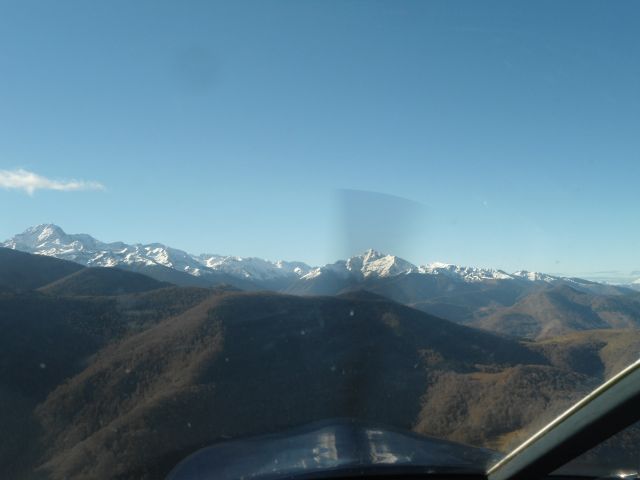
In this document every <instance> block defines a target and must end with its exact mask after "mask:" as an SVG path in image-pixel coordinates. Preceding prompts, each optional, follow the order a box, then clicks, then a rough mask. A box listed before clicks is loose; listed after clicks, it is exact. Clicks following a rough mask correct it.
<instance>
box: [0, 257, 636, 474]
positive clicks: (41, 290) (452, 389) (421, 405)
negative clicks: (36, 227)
mask: <svg viewBox="0 0 640 480" xmlns="http://www.w3.org/2000/svg"><path fill="white" fill-rule="evenodd" d="M363 263H368V261H366V260H365V261H363ZM359 268H361V267H359ZM413 276H418V277H419V278H422V277H425V278H432V279H436V280H438V281H440V280H441V279H442V278H447V277H442V276H438V275H425V274H421V273H420V272H411V273H408V274H405V275H399V276H398V275H396V276H389V277H383V278H376V277H370V276H367V278H366V279H363V280H362V283H361V284H363V285H369V286H371V287H373V286H375V285H374V284H377V285H378V286H383V285H384V286H385V288H386V289H387V291H392V290H393V288H392V287H393V285H394V282H398V279H406V278H412V277H413ZM420 276H422V277H420ZM369 282H372V283H369ZM384 282H391V283H390V284H387V283H384ZM494 282H495V283H498V284H499V282H500V281H499V280H495V281H494ZM476 284H477V282H469V283H468V285H469V288H471V287H472V286H473V285H476ZM510 284H512V285H519V284H520V283H518V282H516V283H510ZM484 288H485V289H486V290H471V291H470V292H467V293H465V294H464V295H462V298H467V299H471V298H475V297H481V296H482V295H483V294H484V293H485V292H486V295H488V296H490V297H491V295H493V298H494V299H493V300H491V299H490V300H485V301H484V302H485V303H487V304H489V305H494V304H497V300H504V298H502V297H505V298H506V297H508V296H509V295H511V294H510V293H504V292H498V291H497V290H492V289H491V286H490V285H485V287H484ZM398 291H401V289H398ZM404 291H405V292H406V291H408V290H406V289H405V290H404ZM471 292H473V293H471ZM534 295H539V296H541V297H540V299H538V300H536V301H537V302H539V303H541V305H542V306H543V307H540V308H541V310H542V311H545V312H546V310H547V309H550V308H561V307H562V308H564V306H566V305H569V306H568V307H566V308H567V309H568V310H567V311H573V310H574V309H576V308H583V309H584V310H583V311H582V312H583V313H584V315H583V316H582V317H579V318H578V317H575V316H570V315H569V314H568V313H566V315H567V316H566V317H563V318H561V319H559V320H557V319H556V318H555V316H553V315H551V317H552V318H551V319H549V318H546V317H545V316H540V318H539V321H540V322H541V325H542V326H545V325H551V327H553V328H548V329H547V331H546V334H547V335H545V338H540V339H539V338H537V337H538V336H537V335H526V336H528V337H529V339H528V340H521V339H516V338H510V337H509V336H506V335H504V332H503V331H502V330H504V329H505V326H508V325H511V324H514V325H518V321H516V320H514V318H513V316H514V315H516V314H518V315H521V316H525V315H529V317H530V318H533V319H536V318H538V317H537V315H538V312H537V311H535V309H534V308H533V307H532V306H531V303H533V304H535V303H536V301H534V300H535V299H536V297H535V296H534ZM474 296H475V297H474ZM527 299H530V300H529V301H526V300H527ZM614 300H615V301H617V302H620V303H619V304H618V303H616V304H615V305H613V306H612V305H610V302H613V301H614ZM469 301H470V300H469ZM638 305H639V304H638V303H636V299H635V297H633V295H631V294H623V293H619V294H617V295H598V294H594V293H589V292H584V291H580V290H576V289H574V288H572V287H570V286H567V285H563V284H561V285H551V286H549V287H545V288H543V289H536V290H534V291H532V292H530V293H529V294H527V295H524V296H520V297H519V299H518V300H516V301H515V303H513V305H512V306H511V307H504V308H506V309H508V310H505V312H508V315H511V316H507V317H498V316H497V315H498V311H497V310H494V311H492V313H491V315H494V316H491V315H485V317H483V318H485V319H486V320H487V322H488V324H487V325H485V326H484V329H479V328H475V327H473V326H468V325H461V324H460V323H461V322H458V323H456V322H452V321H450V320H448V319H445V318H441V317H439V316H435V315H432V314H428V313H425V312H424V311H421V310H419V309H416V308H412V307H410V306H407V305H403V304H401V303H398V302H396V301H393V300H391V299H389V298H387V297H384V296H381V295H379V294H377V293H374V292H372V288H370V289H368V291H367V290H348V291H345V292H342V293H340V294H337V295H332V296H309V295H291V294H284V293H278V292H269V291H261V292H255V291H241V290H239V289H238V288H236V287H232V286H218V287H215V288H214V287H208V288H200V287H193V286H190V287H184V286H175V285H171V284H168V283H166V282H162V281H158V280H155V279H152V278H150V277H147V276H144V275H142V274H140V273H137V272H130V271H127V270H121V269H119V268H105V267H84V266H82V265H79V264H78V263H74V262H69V261H65V260H60V259H56V258H51V257H47V256H43V255H33V254H27V253H24V252H20V251H16V250H12V249H9V248H0V329H1V331H2V332H3V335H2V336H0V405H2V407H3V408H2V409H0V430H1V431H3V432H4V433H5V435H3V439H0V471H2V472H3V473H4V474H6V475H5V476H6V477H7V478H25V479H31V478H33V479H36V478H37V479H42V478H45V479H52V480H57V479H63V478H65V479H81V478H106V479H116V478H117V479H134V478H135V479H140V478H142V479H145V478H146V479H153V478H161V477H162V476H164V475H165V474H166V473H167V472H168V470H170V469H171V467H172V466H173V465H175V463H177V462H178V461H179V460H181V459H182V458H184V457H185V456H186V455H188V454H190V453H192V452H193V451H195V450H197V449H199V448H201V447H203V446H207V445H209V444H211V443H214V442H218V441H224V440H225V439H228V438H237V437H244V436H251V435H257V434H263V433H269V432H274V431H279V430H282V429H285V428H288V427H292V426H297V425H301V424H304V423H307V422H312V421H316V420H319V419H325V418H330V417H353V418H359V419H363V420H374V421H376V422H378V423H383V424H388V425H391V426H395V427H398V428H403V429H411V430H413V431H415V432H417V433H420V434H424V435H433V436H436V437H440V438H447V439H449V440H453V441H459V442H465V443H470V444H474V445H480V446H487V447H492V448H498V449H503V450H504V449H508V448H509V447H510V446H512V445H513V444H514V443H516V442H517V441H519V440H521V439H522V438H523V437H524V436H526V435H527V433H529V432H531V431H532V430H533V429H535V428H537V427H539V426H540V423H541V422H542V421H544V420H545V419H548V418H549V417H550V416H552V415H553V414H555V413H558V412H559V411H560V410H561V409H562V408H564V407H566V406H567V405H568V404H569V403H570V402H572V401H574V400H576V399H577V398H579V397H580V396H581V395H583V394H585V393H586V392H587V391H589V390H590V389H591V388H593V387H594V386H595V385H597V384H598V383H599V382H601V381H602V380H603V379H604V378H608V377H610V376H611V375H612V374H614V373H616V372H617V371H619V370H620V369H621V368H623V367H624V366H625V365H626V364H627V363H629V362H630V361H631V360H632V359H634V357H635V352H637V349H638V348H640V333H639V332H638V330H637V329H635V328H633V327H634V324H633V323H624V322H623V321H622V320H620V317H615V318H613V317H610V318H609V323H606V322H605V323H602V321H601V320H602V318H604V317H605V316H603V313H602V312H605V311H612V309H613V308H614V307H615V308H618V309H623V308H626V309H627V310H625V311H626V312H627V314H629V315H631V313H629V312H632V311H633V309H634V308H635V309H637V308H638ZM558 306H560V307H558ZM607 309H609V310H607ZM481 310H482V308H481ZM489 310H490V309H485V310H484V311H485V312H488V311H489ZM559 311H560V310H559ZM636 311H638V310H636ZM589 312H600V313H599V315H600V316H599V317H598V319H596V318H594V317H593V316H591V315H592V313H589ZM474 318H476V317H474ZM477 318H480V317H477ZM580 318H582V319H583V320H582V321H581V322H580V321H578V320H579V319H580ZM554 322H555V323H554ZM572 322H573V323H572ZM470 323H473V322H470ZM529 323H530V322H529ZM529 323H527V325H528V324H529ZM564 323H567V324H568V325H569V326H570V327H571V328H572V329H574V330H573V331H572V330H571V329H569V330H567V332H568V333H567V334H564V335H559V336H558V335H555V333H554V332H556V331H557V329H556V327H557V325H563V324H564ZM592 325H596V326H597V327H599V328H603V329H600V330H593V329H591V328H590V327H591V326H592ZM613 327H616V328H613ZM490 329H495V330H496V331H497V332H499V333H494V332H491V331H488V330H490ZM551 334H554V336H553V337H550V336H549V335H551Z"/></svg>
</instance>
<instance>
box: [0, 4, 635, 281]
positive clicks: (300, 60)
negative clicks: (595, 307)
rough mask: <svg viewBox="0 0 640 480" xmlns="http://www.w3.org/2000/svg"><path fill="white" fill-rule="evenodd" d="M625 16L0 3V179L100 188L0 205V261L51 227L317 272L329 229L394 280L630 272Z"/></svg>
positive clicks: (544, 7) (333, 252)
mask: <svg viewBox="0 0 640 480" xmlns="http://www.w3.org/2000/svg"><path fill="white" fill-rule="evenodd" d="M639 16H640V3H638V2H634V1H617V2H607V1H604V0H603V1H597V2H593V1H577V0H576V1H536V2H529V1H526V2H525V1H502V2H485V1H483V2H476V1H466V2H465V1H448V0H447V1H420V2H409V1H397V0H393V1H392V0H389V1H346V0H344V1H326V0H323V1H314V2H311V1H293V0H292V1H268V0H265V1H255V2H243V1H228V2H210V1H189V2H184V1H173V2H166V1H142V0H139V1H129V0H127V1H110V2H85V1H65V0H61V1H56V2H46V1H38V2H32V1H28V0H27V1H21V2H10V1H0V132H2V134H1V135H0V170H3V171H5V176H6V172H15V171H16V170H18V169H22V170H25V171H28V172H33V173H35V174H37V175H40V176H42V177H43V178H45V179H49V180H52V181H53V180H55V181H61V182H64V181H68V180H83V181H87V182H99V183H100V184H101V185H103V186H104V189H102V190H101V189H97V188H87V189H77V190H72V191H61V190H51V189H50V188H49V187H51V184H46V183H44V184H42V185H43V186H44V187H46V188H41V189H37V190H35V191H34V192H33V193H32V194H31V195H30V194H29V193H27V192H26V191H24V189H15V188H4V189H3V188H0V215H1V217H0V218H2V222H0V238H8V237H10V236H11V235H13V234H14V233H17V232H19V231H22V230H23V229H25V228H26V227H27V226H30V225H33V224H37V223H43V222H54V223H57V224H59V225H60V226H62V227H63V228H64V229H65V230H67V231H68V232H74V233H75V232H86V233H91V234H92V235H94V236H96V237H97V238H100V239H102V240H106V241H112V240H123V241H127V242H151V241H160V242H163V243H166V244H169V245H172V246H175V247H178V248H182V249H185V250H188V251H191V252H194V253H199V252H215V253H224V254H227V253H228V254H236V255H255V256H261V257H265V258H271V259H277V258H285V259H300V260H305V261H307V262H310V263H314V264H317V263H324V262H328V261H333V260H335V258H336V257H338V256H342V255H344V254H346V253H349V252H348V249H349V248H350V247H349V245H351V244H349V245H345V243H344V242H343V240H341V239H343V238H344V235H343V233H344V232H342V231H341V229H344V228H351V229H358V228H360V226H363V225H368V226H369V227H371V224H372V223H373V224H374V225H375V224H376V223H379V228H378V231H379V232H380V233H379V237H380V238H377V236H376V235H375V233H374V234H372V237H376V238H371V241H370V242H369V243H370V246H371V247H374V248H381V247H384V249H389V248H391V249H394V250H396V251H393V252H390V253H396V254H398V255H401V256H404V257H405V258H407V259H409V260H411V261H413V262H416V263H426V262H430V261H446V262H455V263H461V264H467V265H478V266H493V267H499V268H504V269H507V270H515V269H519V268H527V269H532V270H542V271H548V272H561V273H567V274H577V273H583V272H595V271H604V270H620V271H631V270H640V259H639V258H638V250H639V248H638V247H639V240H640V222H638V205H639V201H638V200H639V199H638V197H639V191H640V190H639V179H640V153H639V152H640V148H639V147H640V135H638V132H639V130H640V128H639V127H640V88H639V85H640V82H639V80H640V55H638V53H639V50H640V29H638V28H637V19H638V18H639ZM95 186H96V185H95V184H94V185H93V187H95ZM88 187H91V185H88ZM342 189H352V190H362V191H368V192H377V193H379V194H387V195H392V196H397V197H402V198H404V199H407V200H408V201H410V202H413V203H415V204H419V205H421V206H422V207H423V210H421V214H420V217H419V219H418V220H419V221H418V222H417V223H418V224H419V225H418V228H412V229H411V230H410V231H409V230H406V229H403V228H400V227H397V225H395V224H394V223H393V222H390V219H389V217H388V212H387V213H386V214H384V213H380V215H379V216H376V212H375V211H366V208H365V209H364V210H363V211H362V218H361V219H355V220H354V221H353V222H352V223H348V226H347V227H345V222H341V221H340V220H339V218H340V215H341V212H343V211H344V205H343V204H341V203H340V201H341V200H340V199H343V198H344V196H343V195H341V194H340V193H339V192H340V191H342ZM336 192H338V193H336ZM390 198H391V197H390ZM373 206H374V205H372V207H373ZM394 226H395V227H396V228H397V229H398V231H397V233H396V232H393V231H390V229H389V228H388V227H394ZM414 227H415V225H414ZM365 230H366V231H369V230H371V231H374V232H375V228H374V229H371V228H369V229H365ZM394 236H395V237H394ZM394 238H397V242H396V243H395V244H394V240H393V239H394ZM379 244H382V245H379Z"/></svg>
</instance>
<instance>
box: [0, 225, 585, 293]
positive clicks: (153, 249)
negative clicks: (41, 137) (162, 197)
mask: <svg viewBox="0 0 640 480" xmlns="http://www.w3.org/2000/svg"><path fill="white" fill-rule="evenodd" d="M0 245H1V246H3V247H6V248H12V249H15V250H21V251H24V252H27V253H34V254H38V255H46V256H51V257H56V258H60V259H63V260H70V261H73V262H76V263H80V264H82V265H85V266H100V267H117V266H119V265H141V266H155V265H159V266H162V267H168V268H171V269H175V270H178V271H181V272H184V273H188V274H190V275H193V276H197V277H199V276H206V275H207V274H212V273H216V272H218V273H225V274H228V275H231V276H233V277H236V278H241V279H247V280H255V281H268V280H277V279H292V280H296V279H300V280H303V281H304V280H312V279H314V278H317V277H320V276H322V275H326V274H330V275H337V276H338V277H340V278H355V279H356V280H363V279H370V278H387V277H395V276H399V275H408V274H419V275H437V276H446V277H448V278H450V279H453V280H456V281H460V282H465V283H469V282H485V281H497V280H515V281H518V280H519V281H526V282H536V283H547V284H553V283H557V282H561V281H562V282H565V283H566V282H572V281H574V280H572V279H567V278H564V277H556V276H553V275H547V274H544V273H538V272H528V271H524V270H523V271H518V272H514V273H507V272H505V271H503V270H495V269H487V268H475V267H463V266H458V265H453V264H447V263H440V262H435V263H430V264H426V265H421V266H416V265H413V264H412V263H410V262H408V261H406V260H403V259H402V258H399V257H397V256H395V255H386V254H383V253H380V252H378V251H376V250H373V249H370V250H367V251H366V252H364V253H363V254H362V255H357V256H353V257H351V258H349V259H347V260H340V261H337V262H335V263H332V264H327V265H324V266H321V267H310V266H309V265H307V264H306V263H303V262H295V261H294V262H287V261H282V260H280V261H275V262H274V261H269V260H264V259H261V258H255V257H237V256H230V255H214V254H200V255H192V254H190V253H187V252H185V251H183V250H179V249H175V248H172V247H168V246H166V245H163V244H161V243H150V244H146V245H143V244H133V245H130V244H126V243H123V242H113V243H105V242H101V241H99V240H97V239H95V238H93V237H92V236H90V235H87V234H67V233H66V232H64V230H62V228H60V227H59V226H57V225H53V224H42V225H37V226H35V227H31V228H28V229H27V230H25V231H24V232H22V233H20V234H18V235H15V236H14V237H13V238H11V239H10V240H7V241H6V242H4V243H2V244H0Z"/></svg>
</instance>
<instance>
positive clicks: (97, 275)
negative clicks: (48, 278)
mask: <svg viewBox="0 0 640 480" xmlns="http://www.w3.org/2000/svg"><path fill="white" fill-rule="evenodd" d="M168 286H170V284H169V283H166V282H159V281H157V280H154V279H152V278H151V277H148V276H146V275H142V274H139V273H134V272H127V271H124V270H120V269H118V268H104V267H91V268H85V269H82V270H80V271H77V272H75V273H72V274H71V275H68V276H66V277H64V278H61V279H59V280H56V281H55V282H53V283H50V284H49V285H45V286H44V287H41V288H40V289H39V290H40V291H41V292H43V293H47V294H50V295H66V296H69V295H75V296H81V295H82V296H113V295H123V294H127V293H141V292H147V291H149V290H157V289H158V288H163V287H168Z"/></svg>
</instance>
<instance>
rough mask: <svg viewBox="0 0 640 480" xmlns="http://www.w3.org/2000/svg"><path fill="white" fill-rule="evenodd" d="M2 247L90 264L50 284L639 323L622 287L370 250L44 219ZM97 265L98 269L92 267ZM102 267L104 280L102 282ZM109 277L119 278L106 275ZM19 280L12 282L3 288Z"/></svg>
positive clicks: (523, 322)
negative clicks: (183, 246) (102, 233)
mask: <svg viewBox="0 0 640 480" xmlns="http://www.w3.org/2000/svg"><path fill="white" fill-rule="evenodd" d="M3 246H4V247H5V248H6V249H11V250H14V251H22V252H29V253H32V254H36V255H37V256H41V257H47V258H50V261H54V260H55V258H57V259H64V260H68V261H71V262H73V263H72V264H70V265H67V267H65V268H66V270H65V271H66V272H68V273H73V272H75V271H76V270H77V269H78V268H79V266H74V265H84V266H88V267H93V268H92V269H90V272H87V271H84V272H78V273H77V275H75V276H71V277H70V278H67V279H64V280H60V281H61V282H63V284H62V285H60V284H58V285H51V286H49V287H46V288H47V289H49V291H59V292H65V291H66V292H69V291H72V290H73V291H74V292H75V293H76V294H79V293H80V292H82V291H84V293H85V294H87V295H89V294H101V295H105V294H115V293H117V292H118V291H120V290H119V289H122V288H123V282H124V281H125V278H124V277H123V276H122V274H119V273H117V272H115V270H118V271H123V270H126V271H130V272H136V273H138V274H141V275H140V276H139V277H137V278H138V280H136V281H134V280H133V279H132V278H129V277H127V282H126V291H127V292H128V293H133V290H132V283H136V284H137V285H138V288H147V286H148V285H147V284H149V282H150V281H151V279H153V280H155V281H156V282H160V283H159V284H163V285H166V284H173V285H178V286H190V287H205V288H208V287H212V286H220V285H227V286H231V287H233V288H237V289H241V290H245V291H263V290H269V291H276V292H281V293H287V294H294V295H340V294H344V293H348V292H352V291H360V290H366V291H369V292H372V293H375V294H378V295H381V296H384V297H387V298H389V299H391V300H394V301H396V302H399V303H403V304H405V305H408V306H411V307H413V308H417V309H419V310H422V311H424V312H426V313H429V314H432V315H436V316H439V317H442V318H446V319H448V320H452V321H455V322H457V323H462V324H465V325H469V326H476V327H480V328H484V329H487V330H490V331H493V332H496V333H500V334H504V335H510V336H513V337H517V338H535V339H541V338H546V337H551V336H554V335H560V334H565V333H569V332H572V331H578V330H588V329H594V328H621V327H629V326H633V325H638V324H639V323H640V308H639V306H638V304H639V303H640V294H638V292H637V291H635V290H633V289H631V288H628V287H625V286H619V285H609V284H603V283H596V282H591V281H588V280H582V279H578V278H567V277H559V276H554V275H548V274H544V273H538V272H527V271H518V272H514V273H507V272H504V271H502V270H494V269H482V268H473V267H461V266H457V265H451V264H444V263H433V264H428V265H422V266H415V265H413V264H411V263H410V262H408V261H406V260H403V259H401V258H399V257H397V256H394V255H386V254H382V253H379V252H376V251H375V250H368V251H366V252H364V253H363V254H362V255H358V256H354V257H351V258H349V259H347V260H340V261H337V262H335V263H332V264H328V265H324V266H321V267H311V266H309V265H306V264H304V263H302V262H285V261H278V262H271V261H267V260H263V259H258V258H243V257H233V256H222V255H204V254H203V255H191V254H188V253H186V252H184V251H182V250H177V249H174V248H170V247H166V246H164V245H161V244H148V245H139V244H137V245H128V244H125V243H122V242H114V243H104V242H101V241H99V240H96V239H94V238H93V237H91V236H89V235H86V234H79V235H69V234H66V233H65V232H64V231H63V230H62V229H61V228H60V227H58V226H56V225H51V224H47V225H39V226H36V227H32V228H29V229H27V230H26V231H25V232H23V233H21V234H19V235H16V236H14V237H13V238H12V239H10V240H8V241H6V242H4V244H3ZM51 257H55V258H51ZM114 267H116V268H114ZM96 268H98V269H103V270H104V271H105V273H104V274H98V273H97V271H96V270H95V269H96ZM108 274H110V276H111V277H113V278H111V279H109V280H107V276H108ZM142 274H144V277H142ZM118 276H119V277H120V280H121V281H120V282H116V281H115V280H116V277H118ZM142 278H146V279H147V280H142ZM0 283H1V282H0ZM108 285H111V287H108ZM20 286H21V284H20V282H19V281H18V280H14V282H13V285H12V287H13V288H19V287H20ZM109 288H111V290H109Z"/></svg>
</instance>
